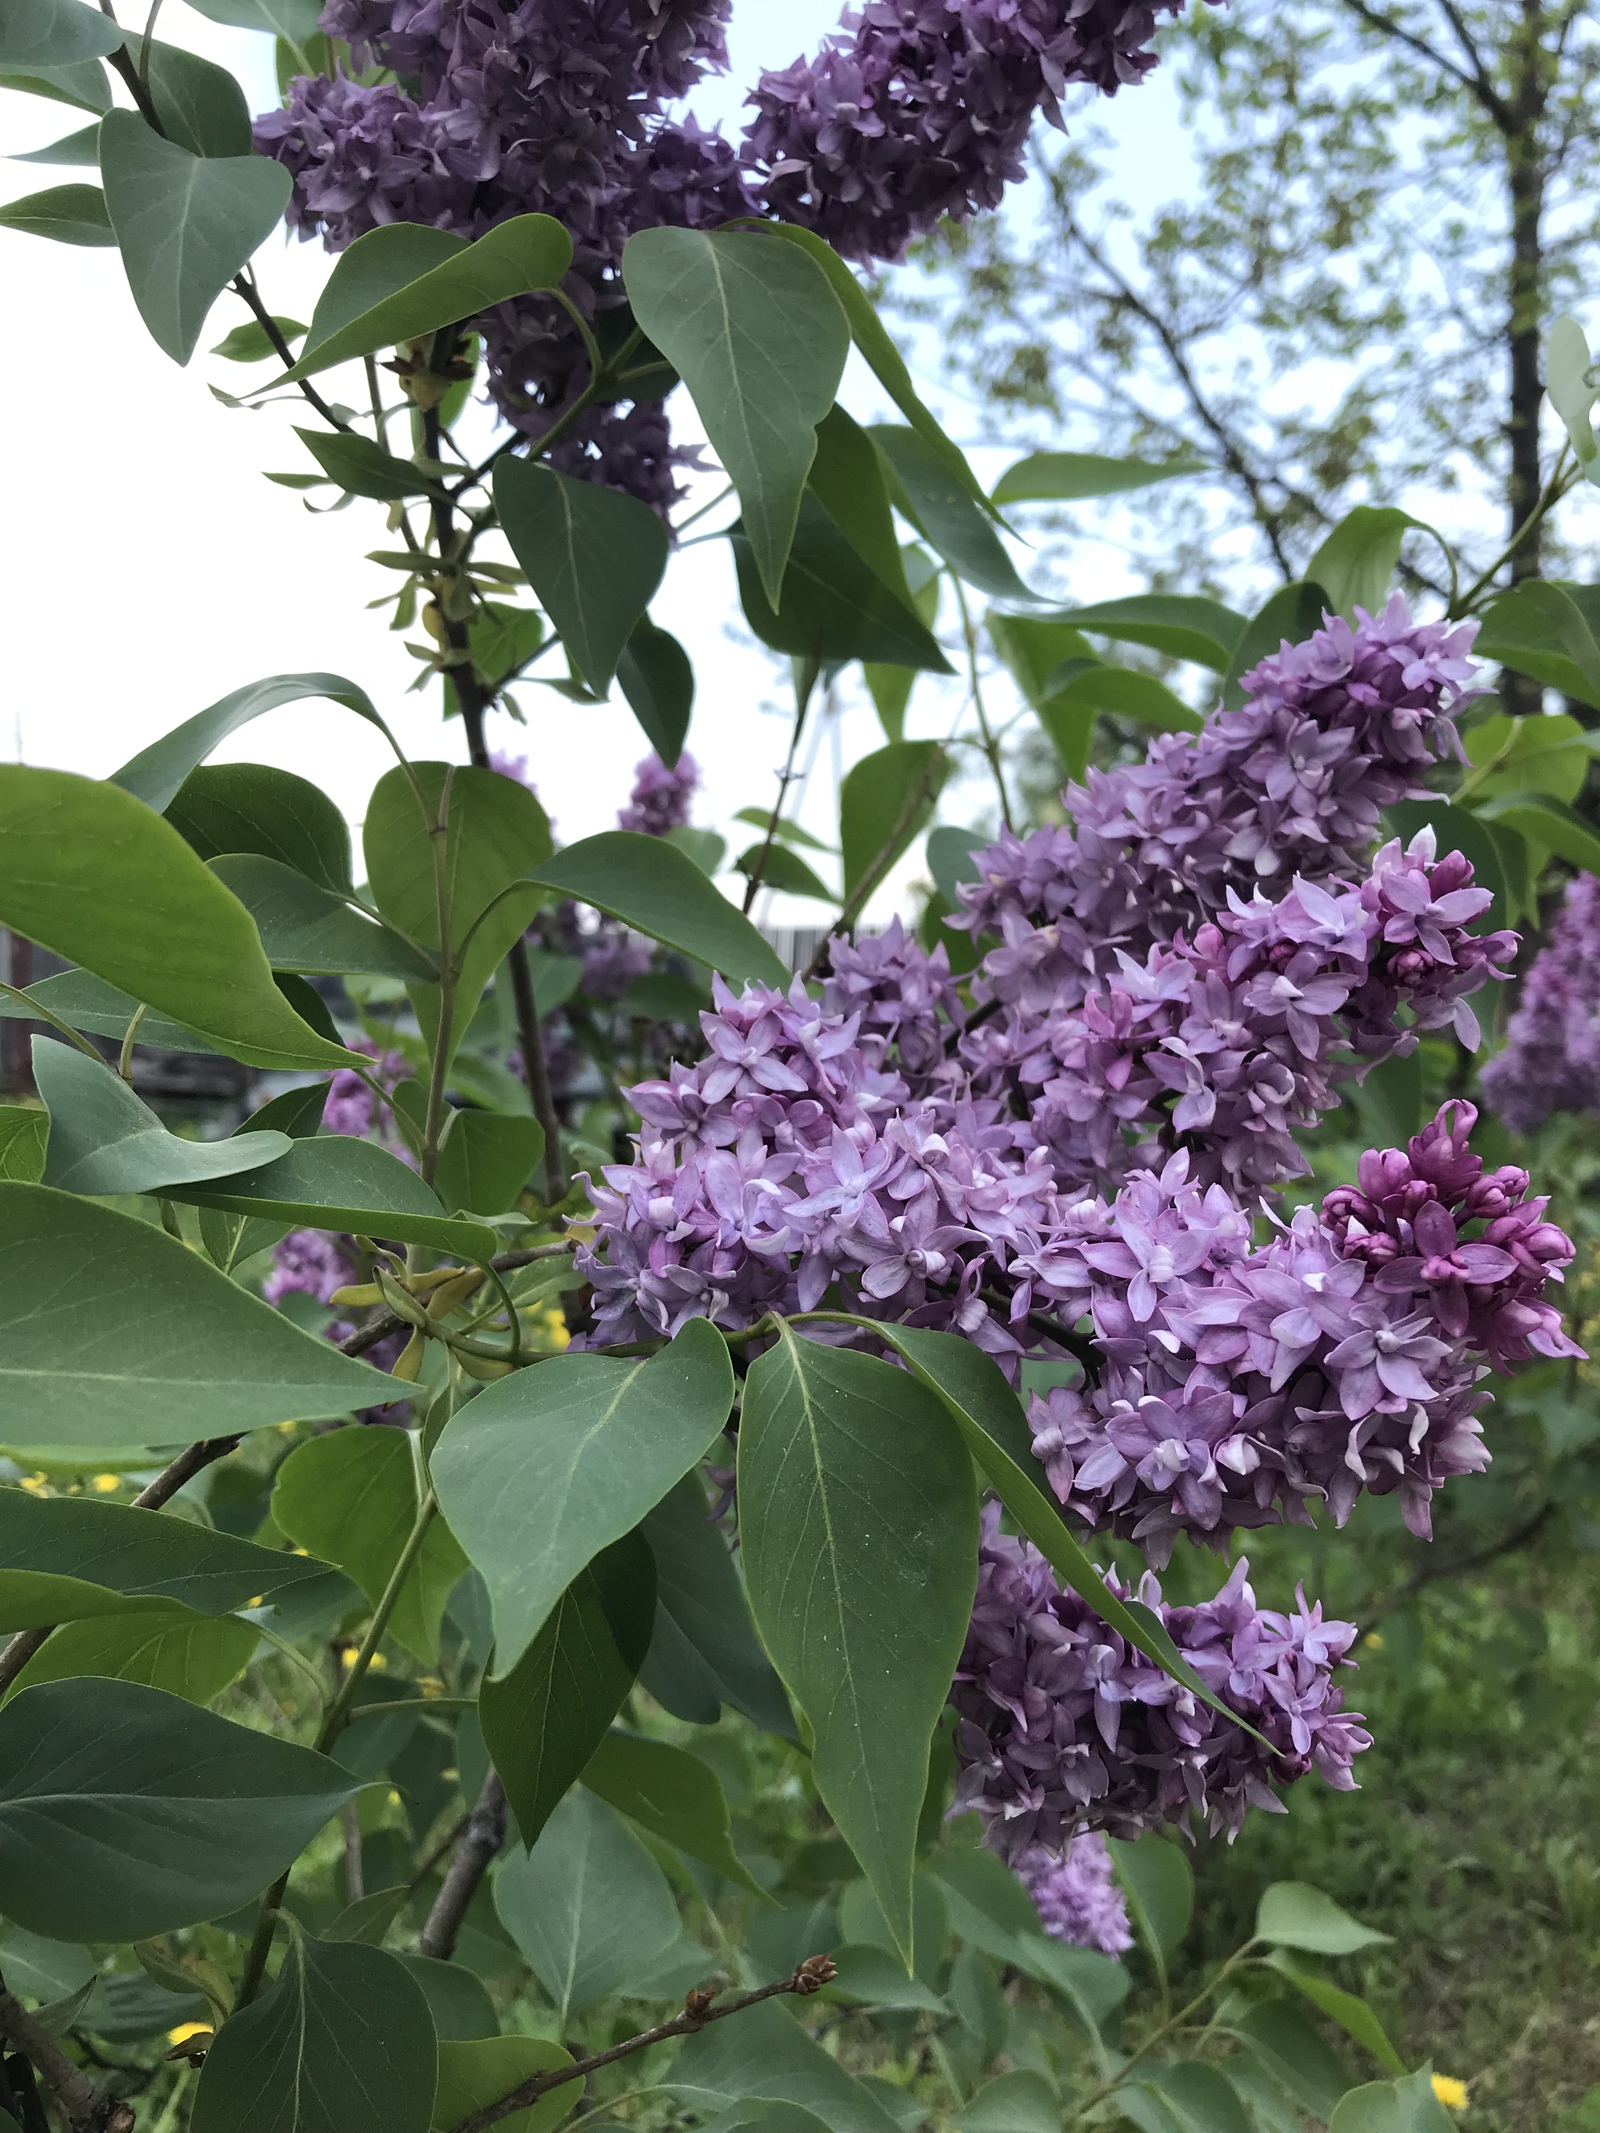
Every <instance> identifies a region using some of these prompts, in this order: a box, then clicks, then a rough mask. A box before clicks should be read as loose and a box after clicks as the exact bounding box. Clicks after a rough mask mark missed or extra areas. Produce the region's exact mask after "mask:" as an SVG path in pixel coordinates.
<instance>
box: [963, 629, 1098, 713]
mask: <svg viewBox="0 0 1600 2133" xmlns="http://www.w3.org/2000/svg"><path fill="white" fill-rule="evenodd" d="M984 620H985V623H986V625H987V627H988V631H989V636H990V638H991V639H992V641H993V644H994V648H995V650H996V651H997V652H998V653H999V654H1000V657H1001V658H1002V659H1003V660H1004V662H1005V664H1006V668H1007V671H1008V672H1009V673H1010V675H1011V678H1012V680H1013V681H1014V682H1015V683H1016V685H1017V687H1018V688H1019V689H1020V690H1021V691H1022V694H1023V696H1024V697H1025V698H1026V699H1027V701H1028V702H1029V703H1030V704H1032V705H1033V706H1034V708H1035V710H1037V709H1038V707H1039V705H1040V704H1042V703H1044V702H1045V701H1046V700H1047V698H1048V697H1049V695H1050V688H1051V684H1052V682H1053V681H1054V678H1055V676H1056V674H1057V673H1058V672H1059V671H1060V669H1061V668H1062V666H1064V665H1065V663H1066V662H1067V661H1068V660H1069V659H1079V660H1092V659H1094V657H1095V650H1094V647H1093V645H1091V644H1090V642H1089V640H1088V638H1087V637H1086V636H1085V635H1084V634H1083V632H1082V630H1080V629H1077V628H1075V627H1074V625H1073V624H1072V623H1070V622H1058V621H1056V620H1055V619H1054V618H1053V617H1050V616H1045V615H1002V614H993V613H991V614H989V615H987V616H985V618H984Z"/></svg>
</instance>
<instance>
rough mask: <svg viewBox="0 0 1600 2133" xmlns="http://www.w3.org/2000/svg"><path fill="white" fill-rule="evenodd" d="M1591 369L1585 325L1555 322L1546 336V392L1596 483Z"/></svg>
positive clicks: (1567, 319) (1598, 454) (1598, 451)
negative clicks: (1591, 416) (1591, 419)
mask: <svg viewBox="0 0 1600 2133" xmlns="http://www.w3.org/2000/svg"><path fill="white" fill-rule="evenodd" d="M1590 366H1591V357H1590V354H1589V342H1588V338H1587V336H1586V335H1585V333H1584V330H1583V328H1582V326H1581V325H1579V323H1578V321H1577V320H1576V319H1575V318H1573V317H1571V316H1570V315H1565V316H1563V317H1561V318H1558V319H1553V320H1552V321H1551V323H1550V326H1549V329H1548V331H1547V332H1546V334H1545V343H1544V389H1545V391H1546V392H1547V393H1548V394H1549V396H1550V405H1551V406H1552V407H1553V408H1554V409H1555V411H1556V413H1557V414H1558V415H1559V416H1560V417H1561V423H1562V427H1563V428H1564V429H1565V431H1566V433H1567V435H1568V437H1569V438H1570V439H1571V441H1572V449H1573V451H1574V453H1575V454H1576V455H1577V461H1578V464H1579V466H1580V467H1582V468H1583V470H1584V472H1585V473H1586V474H1587V475H1588V476H1589V479H1590V480H1591V481H1593V479H1594V466H1595V461H1596V459H1597V458H1600V442H1597V441H1596V438H1595V434H1594V425H1593V423H1592V422H1591V421H1590V419H1589V417H1590V412H1591V410H1592V409H1593V407H1594V403H1595V396H1596V389H1595V387H1594V386H1593V385H1592V384H1591V383H1590V379H1589V372H1590Z"/></svg>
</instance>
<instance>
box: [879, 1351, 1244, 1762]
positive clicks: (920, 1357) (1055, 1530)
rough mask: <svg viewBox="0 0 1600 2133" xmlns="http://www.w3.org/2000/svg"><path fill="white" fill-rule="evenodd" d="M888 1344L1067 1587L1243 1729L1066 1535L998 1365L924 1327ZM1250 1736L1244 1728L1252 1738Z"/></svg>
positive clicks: (1157, 1626)
mask: <svg viewBox="0 0 1600 2133" xmlns="http://www.w3.org/2000/svg"><path fill="white" fill-rule="evenodd" d="M883 1338H884V1339H885V1340H886V1341H887V1342H888V1343H889V1345H890V1346H891V1347H892V1348H894V1349H896V1350H897V1351H898V1353H899V1354H900V1355H902V1356H903V1357H904V1358H905V1360H906V1362H907V1363H909V1364H910V1366H911V1369H912V1372H913V1373H914V1375H915V1376H916V1377H917V1378H918V1379H920V1380H921V1382H922V1383H923V1384H924V1385H926V1386H927V1387H928V1388H929V1390H930V1391H932V1392H934V1393H936V1394H937V1395H938V1397H939V1398H940V1399H941V1400H942V1401H943V1402H944V1404H945V1406H946V1408H947V1409H948V1410H949V1412H950V1414H951V1416H952V1418H953V1419H954V1421H955V1424H956V1427H957V1428H958V1429H959V1430H960V1432H961V1434H962V1436H963V1437H964V1438H965V1439H966V1444H967V1449H968V1451H969V1452H970V1453H971V1454H972V1457H973V1460H974V1462H975V1463H976V1465H977V1468H978V1471H979V1472H980V1473H981V1474H982V1476H983V1478H984V1480H985V1481H986V1482H987V1483H988V1484H989V1486H990V1488H992V1489H993V1490H994V1492H995V1494H996V1495H997V1496H998V1497H999V1498H1000V1501H1001V1502H1002V1503H1003V1504H1004V1505H1005V1507H1006V1509H1007V1510H1008V1511H1009V1512H1010V1513H1011V1516H1012V1517H1013V1518H1014V1519H1015V1520H1016V1522H1017V1524H1018V1525H1019V1526H1020V1527H1021V1528H1022V1530H1023V1532H1024V1533H1025V1534H1026V1535H1027V1537H1028V1539H1029V1540H1031V1541H1032V1543H1033V1545H1034V1546H1035V1547H1036V1548H1037V1549H1038V1550H1039V1552H1040V1554H1041V1555H1042V1556H1043V1557H1044V1559H1045V1561H1046V1562H1047V1563H1048V1564H1049V1565H1050V1567H1051V1569H1052V1570H1053V1571H1054V1572H1055V1574H1056V1576H1057V1577H1058V1578H1059V1579H1060V1581H1061V1583H1062V1585H1063V1586H1064V1587H1065V1588H1067V1589H1068V1590H1070V1591H1072V1592H1075V1593H1077V1594H1078V1596H1079V1597H1080V1598H1081V1599H1085V1600H1087V1601H1088V1602H1089V1605H1090V1606H1091V1607H1092V1608H1093V1609H1094V1610H1095V1612H1096V1613H1097V1614H1098V1615H1100V1616H1101V1617H1102V1618H1103V1619H1104V1620H1105V1621H1107V1622H1108V1623H1110V1625H1111V1627H1112V1628H1113V1629H1114V1630H1116V1631H1117V1633H1118V1634H1119V1635H1120V1636H1123V1637H1125V1638H1126V1639H1127V1641H1128V1642H1129V1643H1130V1644H1131V1645H1133V1647H1134V1649H1135V1650H1136V1651H1141V1652H1143V1653H1144V1655H1145V1657H1146V1658H1147V1659H1153V1660H1154V1661H1155V1663H1156V1665H1157V1666H1159V1667H1161V1668H1163V1669H1164V1670H1165V1671H1166V1672H1167V1673H1169V1674H1170V1675H1171V1676H1172V1677H1173V1679H1174V1680H1175V1681H1181V1682H1182V1683H1183V1685H1184V1687H1185V1688H1186V1689H1188V1690H1189V1692H1190V1693H1191V1695H1194V1696H1198V1697H1199V1698H1200V1700H1201V1702H1202V1703H1205V1704H1208V1705H1209V1706H1210V1708H1211V1709H1212V1710H1213V1711H1217V1712H1220V1713H1221V1715H1222V1716H1223V1717H1224V1718H1227V1719H1230V1720H1231V1721H1232V1722H1233V1724H1235V1725H1244V1721H1243V1720H1242V1719H1241V1718H1240V1717H1239V1716H1238V1714H1237V1713H1236V1712H1234V1711H1232V1710H1230V1709H1229V1707H1228V1705H1227V1704H1226V1703H1224V1702H1222V1701H1221V1700H1220V1699H1219V1698H1218V1697H1216V1696H1214V1695H1213V1694H1212V1692H1211V1691H1210V1690H1209V1689H1208V1688H1207V1687H1206V1685H1205V1683H1204V1682H1203V1681H1202V1680H1201V1679H1200V1677H1199V1675H1198V1674H1197V1673H1196V1672H1195V1671H1194V1669H1193V1668H1192V1667H1191V1666H1189V1665H1188V1664H1187V1662H1186V1661H1185V1660H1184V1659H1183V1658H1182V1657H1181V1656H1180V1655H1179V1652H1178V1648H1177V1646H1176V1645H1175V1644H1174V1643H1173V1641H1172V1639H1171V1637H1170V1636H1169V1635H1168V1633H1167V1631H1166V1629H1165V1628H1164V1627H1163V1625H1162V1623H1161V1620H1160V1618H1159V1617H1158V1616H1157V1615H1156V1614H1154V1613H1153V1612H1152V1610H1151V1609H1150V1608H1148V1607H1145V1606H1143V1605H1142V1604H1141V1603H1140V1602H1138V1601H1136V1600H1119V1599H1118V1598H1117V1597H1116V1595H1115V1593H1113V1592H1112V1591H1111V1590H1110V1588H1109V1587H1108V1586H1107V1584H1106V1581H1105V1579H1104V1578H1103V1577H1102V1576H1101V1574H1100V1572H1099V1571H1098V1570H1097V1569H1096V1568H1095V1566H1094V1564H1093V1562H1092V1561H1091V1560H1090V1558H1089V1556H1088V1554H1087V1553H1086V1552H1085V1550H1084V1549H1083V1547H1082V1546H1081V1544H1080V1543H1079V1542H1078V1541H1077V1540H1075V1539H1074V1538H1073V1536H1072V1534H1071V1533H1070V1532H1069V1531H1068V1529H1067V1526H1066V1524H1065V1523H1064V1521H1063V1519H1062V1516H1061V1513H1060V1510H1059V1509H1058V1508H1057V1506H1056V1504H1055V1503H1054V1502H1053V1501H1052V1500H1051V1499H1050V1498H1049V1497H1048V1496H1046V1495H1045V1493H1044V1491H1043V1489H1042V1488H1041V1487H1040V1485H1039V1482H1038V1480H1037V1479H1036V1478H1035V1477H1036V1476H1037V1475H1038V1474H1039V1473H1040V1472H1041V1471H1042V1470H1041V1469H1040V1467H1039V1463H1038V1461H1037V1460H1036V1459H1035V1458H1034V1456H1033V1440H1032V1435H1031V1433H1030V1431H1029V1429H1028V1422H1027V1417H1026V1415H1025V1414H1024V1413H1023V1410H1022V1403H1021V1401H1020V1400H1019V1399H1018V1398H1017V1396H1016V1394H1015V1393H1014V1392H1013V1391H1012V1390H1011V1387H1010V1386H1009V1385H1008V1384H1007V1383H1006V1381H1005V1379H1004V1378H1003V1377H1002V1376H1001V1375H1000V1371H999V1369H998V1368H997V1366H996V1365H995V1363H994V1361H993V1360H992V1358H991V1357H989V1356H987V1355H985V1354H984V1352H983V1350H982V1349H981V1348H975V1347H973V1345H972V1343H971V1342H970V1341H964V1340H961V1339H960V1338H959V1337H958V1336H957V1335H956V1334H953V1333H933V1332H929V1331H927V1330H926V1329H925V1328H922V1327H912V1326H890V1325H886V1326H885V1327H884V1328H883ZM1251 1730H1252V1729H1251V1728H1250V1727H1249V1726H1245V1731H1246V1732H1249V1731H1251ZM1258 1737H1259V1736H1258Z"/></svg>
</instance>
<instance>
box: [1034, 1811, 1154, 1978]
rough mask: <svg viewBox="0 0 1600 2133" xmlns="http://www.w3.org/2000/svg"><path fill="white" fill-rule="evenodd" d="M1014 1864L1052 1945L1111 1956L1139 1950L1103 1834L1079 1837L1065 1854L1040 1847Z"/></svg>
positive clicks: (1096, 1831)
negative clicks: (1061, 1943) (1135, 1947)
mask: <svg viewBox="0 0 1600 2133" xmlns="http://www.w3.org/2000/svg"><path fill="white" fill-rule="evenodd" d="M1011 1863H1012V1866H1013V1868H1014V1869H1015V1871H1016V1874H1017V1878H1018V1879H1019V1880H1020V1881H1021V1883H1022V1885H1023V1887H1024V1888H1025V1889H1026V1890H1027V1892H1028V1894H1029V1895H1030V1896H1031V1897H1032V1898H1033V1907H1034V1909H1035V1910H1036V1911H1037V1912H1038V1914H1039V1923H1040V1925H1042V1926H1043V1927H1044V1929H1045V1931H1046V1932H1047V1933H1048V1934H1049V1935H1050V1937H1051V1939H1052V1940H1063V1941H1065V1942H1066V1943H1067V1944H1068V1946H1069V1947H1073V1948H1094V1949H1097V1950H1098V1952H1099V1953H1100V1954H1101V1955H1111V1956H1117V1955H1125V1954H1126V1953H1127V1952H1128V1950H1129V1949H1130V1948H1131V1947H1132V1946H1133V1928H1132V1926H1130V1925H1129V1923H1128V1906H1127V1902H1126V1900H1125V1899H1124V1897H1123V1894H1122V1891H1121V1889H1120V1888H1118V1886H1117V1881H1116V1876H1115V1874H1114V1872H1113V1870H1112V1865H1111V1853H1110V1850H1109V1848H1108V1847H1107V1844H1106V1840H1105V1838H1104V1837H1103V1836H1102V1835H1101V1834H1100V1833H1099V1831H1098V1830H1092V1831H1090V1832H1089V1833H1088V1834H1087V1835H1085V1836H1082V1837H1074V1838H1073V1839H1072V1840H1071V1842H1070V1843H1069V1844H1068V1846H1067V1848H1066V1850H1065V1851H1064V1852H1052V1851H1046V1850H1045V1849H1044V1848H1043V1847H1042V1846H1040V1847H1037V1848H1036V1849H1034V1850H1032V1851H1026V1852H1023V1853H1022V1855H1021V1856H1020V1857H1019V1858H1016V1859H1014V1860H1013V1861H1012V1862H1011Z"/></svg>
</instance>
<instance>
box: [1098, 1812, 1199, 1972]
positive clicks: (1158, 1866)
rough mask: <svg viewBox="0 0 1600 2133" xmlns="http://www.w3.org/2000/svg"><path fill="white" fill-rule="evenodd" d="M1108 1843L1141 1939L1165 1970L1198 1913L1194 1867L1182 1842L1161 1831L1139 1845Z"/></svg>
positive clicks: (1111, 1840) (1153, 1832) (1110, 1840)
mask: <svg viewBox="0 0 1600 2133" xmlns="http://www.w3.org/2000/svg"><path fill="white" fill-rule="evenodd" d="M1108 1842H1109V1844H1110V1847H1111V1863H1112V1865H1113V1866H1114V1867H1115V1869H1116V1874H1117V1879H1118V1880H1119V1881H1120V1882H1121V1883H1122V1891H1123V1894H1124V1895H1125V1896H1126V1897H1127V1899H1128V1909H1129V1911H1130V1912H1131V1913H1132V1916H1133V1923H1134V1926H1135V1928H1136V1929H1137V1931H1138V1934H1139V1938H1140V1939H1141V1940H1142V1941H1143V1942H1144V1944H1145V1947H1146V1949H1147V1950H1148V1951H1149V1953H1150V1955H1151V1958H1152V1960H1153V1961H1154V1962H1156V1963H1157V1964H1158V1965H1160V1967H1161V1969H1162V1971H1163V1973H1165V1969H1166V1966H1167V1965H1168V1964H1169V1963H1170V1962H1172V1960H1173V1958H1174V1957H1175V1956H1176V1955H1177V1953H1178V1950H1179V1949H1180V1948H1181V1947H1182V1945H1183V1939H1184V1935H1185V1934H1186V1933H1187V1932H1188V1930H1189V1922H1190V1920H1191V1919H1192V1918H1193V1916H1194V1869H1193V1868H1192V1867H1191V1866H1190V1864H1189V1861H1188V1857H1187V1855H1186V1854H1185V1852H1184V1850H1183V1847H1182V1846H1181V1845H1180V1844H1174V1843H1170V1842H1169V1841H1168V1840H1167V1839H1166V1838H1165V1837H1164V1836H1161V1835H1159V1834H1158V1833H1157V1832H1155V1831H1152V1832H1151V1834H1150V1835H1149V1836H1147V1837H1141V1838H1140V1839H1139V1841H1138V1843H1137V1844H1126V1843H1121V1842H1119V1841H1118V1840H1117V1839H1116V1838H1115V1837H1113V1838H1110V1839H1109V1840H1108Z"/></svg>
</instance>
